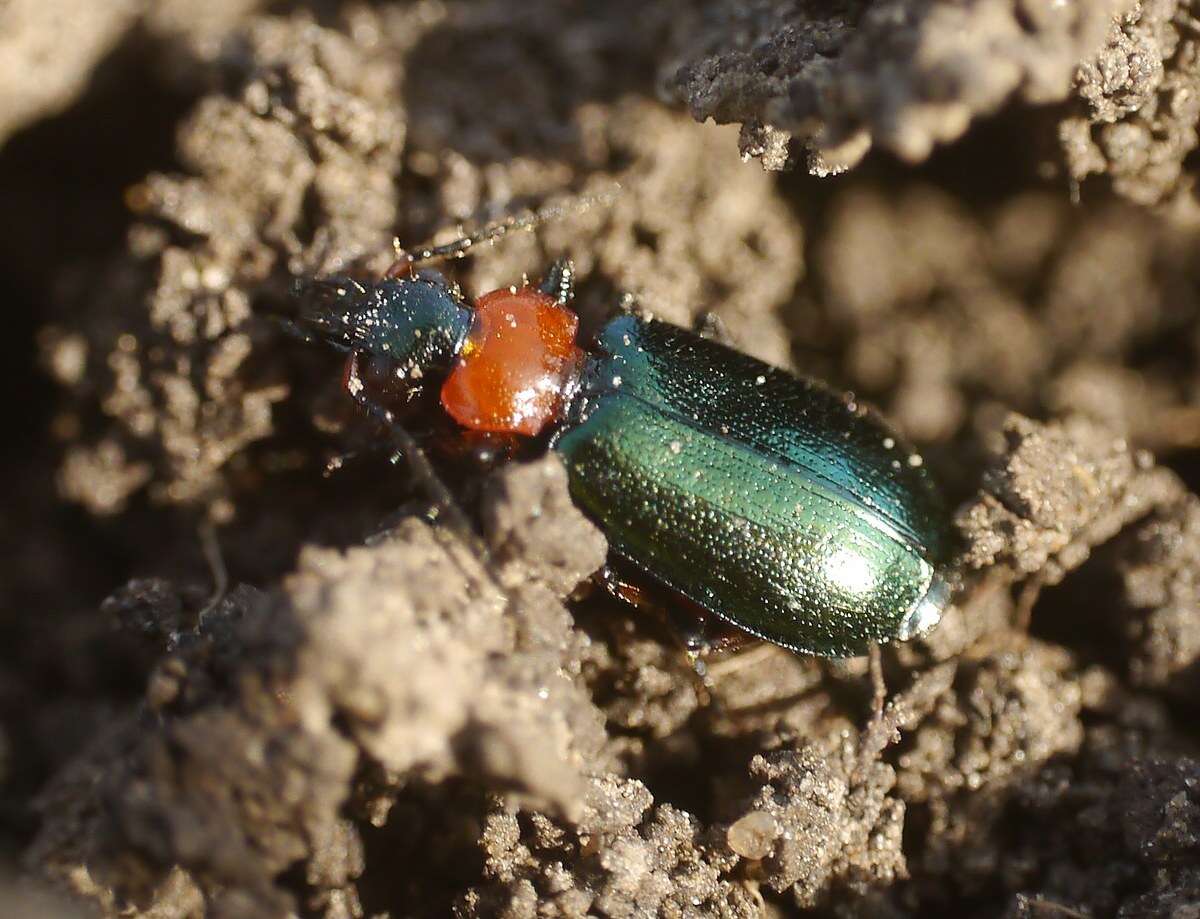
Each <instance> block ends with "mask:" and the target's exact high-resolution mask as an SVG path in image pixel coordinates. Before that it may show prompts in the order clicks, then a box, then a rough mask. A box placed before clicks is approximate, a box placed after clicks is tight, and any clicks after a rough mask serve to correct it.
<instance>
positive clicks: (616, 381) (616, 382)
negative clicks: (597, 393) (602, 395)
mask: <svg viewBox="0 0 1200 919" xmlns="http://www.w3.org/2000/svg"><path fill="white" fill-rule="evenodd" d="M612 385H613V386H614V387H617V386H620V385H621V378H620V377H619V376H614V377H613V378H612Z"/></svg>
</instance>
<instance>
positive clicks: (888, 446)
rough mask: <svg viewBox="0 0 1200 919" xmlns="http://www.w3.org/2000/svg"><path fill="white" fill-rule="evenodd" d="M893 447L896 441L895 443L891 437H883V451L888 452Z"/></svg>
mask: <svg viewBox="0 0 1200 919" xmlns="http://www.w3.org/2000/svg"><path fill="white" fill-rule="evenodd" d="M894 446H896V441H895V440H894V439H893V438H891V437H885V438H884V439H883V449H885V450H890V449H892V447H894Z"/></svg>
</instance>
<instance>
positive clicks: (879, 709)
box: [867, 641, 887, 724]
mask: <svg viewBox="0 0 1200 919" xmlns="http://www.w3.org/2000/svg"><path fill="white" fill-rule="evenodd" d="M867 661H868V667H869V669H870V671H871V690H872V695H871V723H872V724H877V723H878V722H880V721H882V720H883V706H884V703H885V702H887V684H886V683H885V682H884V680H883V652H882V651H880V650H879V642H876V641H873V642H871V643H870V645H868V646H867Z"/></svg>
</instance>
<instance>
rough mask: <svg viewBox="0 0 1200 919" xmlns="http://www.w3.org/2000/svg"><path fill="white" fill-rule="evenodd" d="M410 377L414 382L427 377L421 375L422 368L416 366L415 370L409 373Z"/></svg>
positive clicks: (414, 366)
mask: <svg viewBox="0 0 1200 919" xmlns="http://www.w3.org/2000/svg"><path fill="white" fill-rule="evenodd" d="M408 375H409V376H410V377H412V378H413V379H414V380H419V379H421V377H423V376H425V374H423V373H421V368H420V367H418V366H417V365H416V364H413V368H412V370H410V371H409V372H408Z"/></svg>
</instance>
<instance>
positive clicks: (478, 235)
mask: <svg viewBox="0 0 1200 919" xmlns="http://www.w3.org/2000/svg"><path fill="white" fill-rule="evenodd" d="M620 192H621V186H620V185H618V184H616V183H615V182H614V183H613V185H612V187H611V188H608V189H606V190H605V191H602V192H597V193H596V194H593V195H581V196H579V197H577V198H573V199H571V200H570V201H569V202H567V203H566V204H552V205H547V206H545V207H542V208H539V209H538V210H536V211H530V212H528V213H525V214H519V215H516V216H512V217H508V218H507V219H505V220H501V221H499V222H497V223H492V224H489V225H487V226H485V227H484V228H483V229H481V230H478V231H476V232H475V233H472V234H470V235H469V236H463V237H462V238H460V239H456V240H454V241H453V242H448V243H444V244H442V245H440V246H426V247H424V248H421V249H416V250H414V251H412V252H408V253H403V254H402V253H400V251H399V250H397V262H398V263H399V262H401V261H406V262H407V263H408V264H409V265H419V264H422V263H425V262H441V261H445V260H446V259H452V258H465V257H466V255H467V253H469V252H470V251H471V249H473V248H474V247H475V246H478V245H482V244H483V243H490V242H495V241H496V240H497V239H501V238H502V237H504V236H507V235H508V234H509V233H513V232H516V231H518V230H532V229H534V228H536V227H539V226H541V225H542V224H543V223H549V222H551V221H553V220H561V219H563V218H564V217H569V216H572V215H574V214H582V213H584V212H585V211H588V210H591V209H592V208H593V207H600V206H603V207H608V206H610V205H611V204H612V203H613V201H615V200H616V198H617V195H618V194H620Z"/></svg>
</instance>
